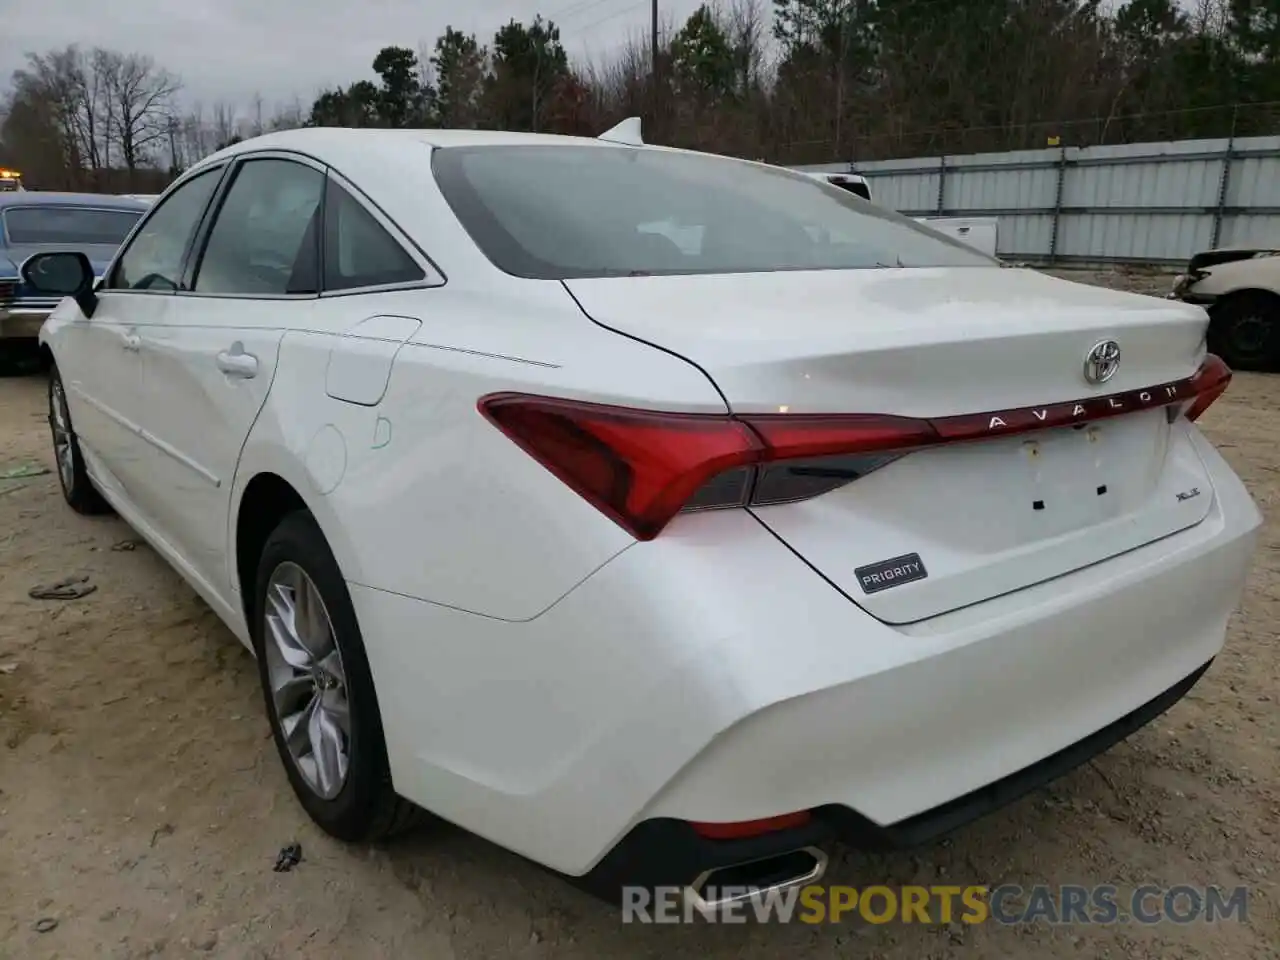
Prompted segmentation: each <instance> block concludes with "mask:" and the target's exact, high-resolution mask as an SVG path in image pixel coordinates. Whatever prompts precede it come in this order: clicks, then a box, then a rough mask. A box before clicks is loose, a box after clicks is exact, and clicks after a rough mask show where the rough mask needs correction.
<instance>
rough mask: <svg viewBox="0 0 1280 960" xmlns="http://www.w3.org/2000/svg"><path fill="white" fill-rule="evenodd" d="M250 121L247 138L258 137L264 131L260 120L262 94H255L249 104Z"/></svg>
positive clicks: (264, 128)
mask: <svg viewBox="0 0 1280 960" xmlns="http://www.w3.org/2000/svg"><path fill="white" fill-rule="evenodd" d="M249 109H250V114H251V119H250V121H249V136H251V137H260V136H262V134H263V132H264V131H265V130H266V127H265V125H264V124H263V119H262V94H260V93H255V94H254V95H253V100H252V101H251V103H250V107H249Z"/></svg>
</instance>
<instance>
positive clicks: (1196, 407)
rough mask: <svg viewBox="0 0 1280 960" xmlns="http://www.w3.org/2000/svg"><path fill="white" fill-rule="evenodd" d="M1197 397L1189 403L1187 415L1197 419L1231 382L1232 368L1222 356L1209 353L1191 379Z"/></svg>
mask: <svg viewBox="0 0 1280 960" xmlns="http://www.w3.org/2000/svg"><path fill="white" fill-rule="evenodd" d="M1190 383H1191V389H1192V392H1193V393H1194V394H1195V399H1194V400H1192V401H1191V403H1190V404H1188V405H1187V410H1186V417H1187V419H1188V420H1196V419H1198V418H1199V417H1200V415H1201V414H1202V413H1204V412H1205V411H1206V410H1208V409H1209V407H1210V406H1212V405H1213V402H1214V401H1215V400H1217V399H1218V398H1219V397H1220V396H1222V395H1223V394H1224V393H1226V392H1227V387H1228V386H1229V385H1230V384H1231V368H1230V367H1228V366H1227V365H1226V363H1224V362H1223V360H1222V358H1221V357H1216V356H1214V355H1213V354H1212V353H1211V354H1209V355H1208V356H1207V357H1206V358H1205V361H1204V363H1202V364H1201V365H1200V369H1199V370H1197V371H1196V373H1195V376H1193V377H1192V378H1191V380H1190Z"/></svg>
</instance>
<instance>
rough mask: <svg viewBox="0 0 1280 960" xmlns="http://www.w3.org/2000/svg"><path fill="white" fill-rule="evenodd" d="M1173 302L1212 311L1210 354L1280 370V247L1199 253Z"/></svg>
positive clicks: (1178, 282)
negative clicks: (1198, 306)
mask: <svg viewBox="0 0 1280 960" xmlns="http://www.w3.org/2000/svg"><path fill="white" fill-rule="evenodd" d="M1169 297H1170V299H1173V300H1182V301H1184V302H1186V303H1195V304H1199V305H1200V306H1202V307H1204V308H1205V309H1207V310H1208V311H1209V348H1210V349H1211V350H1213V351H1214V352H1216V353H1217V354H1218V355H1219V356H1221V357H1222V358H1223V359H1224V360H1226V361H1227V363H1229V364H1230V365H1231V366H1233V367H1235V368H1237V369H1240V370H1273V369H1275V368H1277V367H1280V246H1276V247H1224V248H1221V249H1218V250H1207V251H1205V252H1203V253H1197V254H1196V255H1195V256H1194V257H1192V258H1191V260H1190V262H1189V263H1188V264H1187V269H1186V271H1185V272H1184V273H1182V274H1180V275H1179V276H1177V277H1175V278H1174V281H1173V290H1171V291H1170V293H1169Z"/></svg>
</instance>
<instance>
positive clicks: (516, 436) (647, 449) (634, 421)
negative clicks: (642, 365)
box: [480, 394, 761, 540]
mask: <svg viewBox="0 0 1280 960" xmlns="http://www.w3.org/2000/svg"><path fill="white" fill-rule="evenodd" d="M480 412H481V413H483V414H484V415H485V416H486V417H488V418H489V420H490V421H492V422H493V423H494V424H495V425H496V426H497V427H498V428H499V429H500V430H501V431H502V432H503V433H505V434H506V435H507V436H508V437H510V438H511V439H512V440H514V441H515V442H516V443H518V444H519V445H520V446H521V447H523V448H524V449H525V451H526V452H527V453H529V454H530V455H531V456H533V457H534V458H535V459H537V460H538V462H539V463H541V464H542V465H543V466H544V467H546V468H547V469H548V470H550V471H551V472H552V473H554V474H555V475H556V476H557V477H559V478H560V479H561V480H563V481H564V482H565V483H567V484H568V485H569V486H570V487H572V488H573V489H574V490H576V491H577V492H578V493H579V494H580V495H581V496H582V497H584V498H585V499H586V500H588V501H589V502H590V503H592V504H594V505H595V506H596V507H597V508H598V509H599V510H600V511H601V512H602V513H604V514H605V515H607V516H609V517H611V518H612V519H613V520H615V521H616V522H617V523H619V524H620V525H621V526H622V527H623V528H624V529H626V530H627V531H628V532H630V533H631V534H632V535H633V536H635V537H636V538H637V539H639V540H651V539H653V538H654V537H655V536H657V535H658V532H659V531H660V530H661V529H662V528H663V527H664V526H666V525H667V523H668V522H670V520H671V518H672V517H674V516H675V515H676V514H677V513H678V512H679V511H680V509H681V507H683V506H684V505H685V503H687V502H688V501H689V500H690V499H691V498H692V497H693V495H694V494H695V493H697V492H698V488H699V487H701V486H702V485H703V484H704V483H706V482H707V481H708V480H710V479H711V478H712V477H715V476H717V475H718V474H721V473H724V472H725V471H729V470H732V469H733V468H734V467H738V466H742V465H743V464H746V463H751V462H753V461H754V459H755V457H756V455H757V454H758V453H759V452H760V449H761V445H760V442H759V440H758V439H757V438H756V437H755V435H754V434H753V433H752V432H751V430H750V429H748V428H747V426H746V425H745V424H743V423H740V422H738V421H736V420H734V419H733V418H732V417H728V416H707V415H703V414H687V413H657V412H654V411H649V410H632V409H629V408H626V407H610V406H604V405H602V404H595V403H576V402H572V401H568V400H556V399H550V398H547V397H531V396H526V395H524V394H494V395H491V396H488V397H484V398H483V399H482V400H481V401H480ZM745 502H746V501H745V500H743V501H741V503H740V504H739V505H741V504H743V503H745Z"/></svg>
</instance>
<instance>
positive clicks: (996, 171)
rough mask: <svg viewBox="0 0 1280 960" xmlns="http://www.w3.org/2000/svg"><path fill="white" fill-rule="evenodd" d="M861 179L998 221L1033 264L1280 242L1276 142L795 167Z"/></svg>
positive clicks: (1165, 256)
mask: <svg viewBox="0 0 1280 960" xmlns="http://www.w3.org/2000/svg"><path fill="white" fill-rule="evenodd" d="M796 169H800V170H807V171H814V172H817V171H821V172H827V173H859V174H862V175H863V176H865V177H866V178H867V180H868V181H869V183H870V185H871V192H872V196H873V197H874V198H875V201H876V203H879V204H883V205H884V206H887V207H890V208H892V209H895V210H897V211H899V212H900V213H903V214H906V215H907V216H912V217H996V218H998V221H999V254H1000V256H1001V257H1002V258H1005V259H1009V260H1022V261H1027V262H1030V263H1041V264H1051V263H1061V264H1064V265H1065V264H1081V265H1085V264H1107V263H1151V264H1170V265H1172V264H1182V263H1185V262H1186V260H1187V258H1189V257H1190V256H1191V255H1192V254H1194V253H1196V252H1197V251H1199V250H1206V249H1210V248H1214V247H1220V246H1238V245H1245V244H1278V245H1280V137H1248V138H1239V139H1222V140H1182V141H1177V142H1173V143H1138V144H1128V145H1124V146H1102V147H1062V148H1058V147H1054V148H1051V149H1048V150H1018V151H1012V152H1008V153H980V154H971V155H969V156H961V157H917V158H912V159H907V160H875V161H870V162H866V163H857V162H854V163H828V164H818V165H810V166H805V167H797V168H796Z"/></svg>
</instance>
